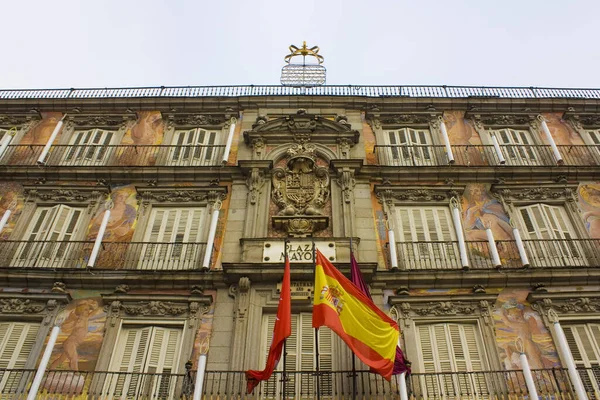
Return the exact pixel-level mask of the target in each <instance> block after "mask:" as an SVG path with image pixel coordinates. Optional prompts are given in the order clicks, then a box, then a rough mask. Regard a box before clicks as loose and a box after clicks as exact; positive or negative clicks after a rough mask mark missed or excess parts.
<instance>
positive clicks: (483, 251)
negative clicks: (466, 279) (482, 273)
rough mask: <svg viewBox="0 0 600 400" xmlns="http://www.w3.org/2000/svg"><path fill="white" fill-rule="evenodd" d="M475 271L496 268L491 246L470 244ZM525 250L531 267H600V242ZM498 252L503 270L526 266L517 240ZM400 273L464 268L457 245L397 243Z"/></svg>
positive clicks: (563, 242) (544, 243)
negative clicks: (404, 271)
mask: <svg viewBox="0 0 600 400" xmlns="http://www.w3.org/2000/svg"><path fill="white" fill-rule="evenodd" d="M466 247H467V254H468V257H469V267H470V268H471V269H492V268H496V266H495V265H494V263H493V262H492V257H491V253H490V247H489V242H487V241H467V242H466ZM523 247H524V248H525V252H526V253H527V256H528V258H529V263H530V266H531V267H536V268H558V267H598V266H600V239H547V240H542V239H539V240H538V239H529V240H523ZM496 249H497V250H498V255H499V256H500V261H501V267H502V268H521V267H522V266H523V263H522V260H521V257H520V255H519V250H518V248H517V243H516V242H515V241H514V240H497V241H496ZM396 254H397V258H398V267H399V269H400V270H445V269H448V270H452V269H454V270H456V269H461V268H462V262H461V259H460V252H459V248H458V242H457V241H428V242H425V241H423V242H396Z"/></svg>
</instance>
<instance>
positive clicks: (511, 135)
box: [493, 129, 538, 165]
mask: <svg viewBox="0 0 600 400" xmlns="http://www.w3.org/2000/svg"><path fill="white" fill-rule="evenodd" d="M493 132H494V133H493V134H495V136H496V138H497V139H498V143H499V144H500V146H501V149H502V152H503V153H504V157H505V158H506V159H507V161H508V162H509V163H510V164H513V165H531V164H532V163H533V162H535V161H536V160H537V159H538V157H537V151H536V150H535V147H534V146H533V145H534V142H533V139H532V137H531V133H530V132H529V131H526V130H517V129H499V130H497V131H493Z"/></svg>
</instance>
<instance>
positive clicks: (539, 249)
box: [519, 203, 586, 267]
mask: <svg viewBox="0 0 600 400" xmlns="http://www.w3.org/2000/svg"><path fill="white" fill-rule="evenodd" d="M519 215H520V217H521V219H522V226H524V227H525V232H526V238H527V239H529V240H528V247H529V251H530V252H532V253H533V254H532V256H533V260H532V261H533V262H534V265H535V266H540V267H562V266H585V265H586V261H585V258H584V256H583V251H582V246H581V245H580V244H579V243H577V242H576V241H575V240H574V239H576V238H577V234H576V233H575V229H574V228H573V225H572V224H571V221H570V220H569V218H568V216H567V214H566V211H565V209H564V207H562V206H554V205H549V204H543V203H538V204H532V205H529V206H524V207H519Z"/></svg>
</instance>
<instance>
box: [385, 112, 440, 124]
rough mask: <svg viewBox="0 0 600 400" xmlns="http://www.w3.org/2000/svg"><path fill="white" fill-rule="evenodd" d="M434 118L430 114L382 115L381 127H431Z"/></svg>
mask: <svg viewBox="0 0 600 400" xmlns="http://www.w3.org/2000/svg"><path fill="white" fill-rule="evenodd" d="M434 116H435V115H434ZM432 118H433V117H432V115H431V114H430V113H427V114H394V115H382V116H381V117H379V123H380V124H381V125H429V123H430V122H431V121H432Z"/></svg>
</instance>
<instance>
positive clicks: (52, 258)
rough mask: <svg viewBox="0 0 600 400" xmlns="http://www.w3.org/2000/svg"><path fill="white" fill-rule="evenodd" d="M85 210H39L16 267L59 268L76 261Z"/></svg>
mask: <svg viewBox="0 0 600 400" xmlns="http://www.w3.org/2000/svg"><path fill="white" fill-rule="evenodd" d="M83 212H84V208H79V207H69V206H66V205H63V204H61V205H57V206H54V207H38V208H37V209H36V210H35V213H34V215H33V218H32V221H31V223H30V224H29V226H28V228H27V230H26V231H25V235H24V236H23V242H22V243H21V244H20V245H19V246H18V248H17V252H16V256H15V258H14V259H13V265H14V266H19V267H35V266H38V267H45V268H59V267H65V266H67V265H66V264H67V262H68V260H75V258H73V257H71V256H73V255H74V254H73V249H74V247H73V246H72V245H70V243H68V242H69V241H72V240H74V239H75V237H76V235H77V233H78V229H79V228H80V225H81V219H82V216H83Z"/></svg>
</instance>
